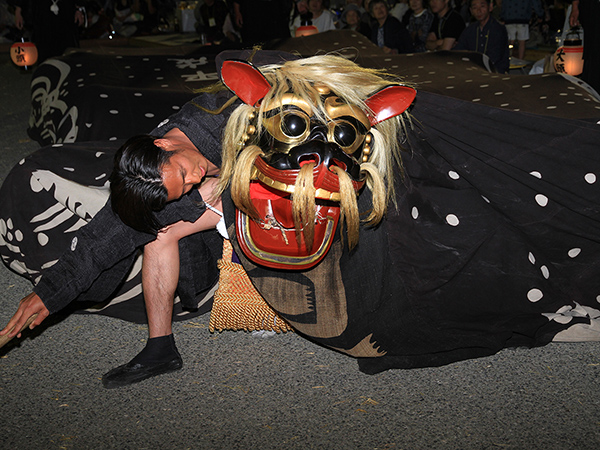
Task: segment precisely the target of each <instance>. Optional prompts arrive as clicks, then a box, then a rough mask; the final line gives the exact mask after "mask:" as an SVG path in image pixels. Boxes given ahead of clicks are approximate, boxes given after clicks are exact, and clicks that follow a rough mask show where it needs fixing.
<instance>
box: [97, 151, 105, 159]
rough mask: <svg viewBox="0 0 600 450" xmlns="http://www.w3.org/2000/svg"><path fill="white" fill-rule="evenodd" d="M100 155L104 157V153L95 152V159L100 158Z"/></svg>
mask: <svg viewBox="0 0 600 450" xmlns="http://www.w3.org/2000/svg"><path fill="white" fill-rule="evenodd" d="M102 155H104V152H96V158H100V157H101V156H102Z"/></svg>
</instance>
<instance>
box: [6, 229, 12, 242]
mask: <svg viewBox="0 0 600 450" xmlns="http://www.w3.org/2000/svg"><path fill="white" fill-rule="evenodd" d="M12 238H13V234H12V233H11V232H10V231H9V232H8V233H6V240H7V241H12Z"/></svg>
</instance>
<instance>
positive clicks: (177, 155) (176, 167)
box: [154, 139, 219, 201]
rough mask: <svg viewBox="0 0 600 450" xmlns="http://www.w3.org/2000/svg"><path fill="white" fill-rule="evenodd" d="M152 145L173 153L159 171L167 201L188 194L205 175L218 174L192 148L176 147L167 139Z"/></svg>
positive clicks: (215, 169)
mask: <svg viewBox="0 0 600 450" xmlns="http://www.w3.org/2000/svg"><path fill="white" fill-rule="evenodd" d="M154 144H155V145H157V146H158V147H160V148H162V149H163V150H166V151H168V152H173V155H172V156H171V157H170V158H169V161H168V162H167V163H166V164H165V165H163V167H162V170H161V172H162V179H163V185H164V186H165V188H167V194H168V196H167V199H168V201H171V200H176V199H178V198H180V197H181V196H183V195H185V194H187V193H188V192H190V191H191V190H192V189H193V188H194V186H196V185H198V184H200V182H201V181H202V180H203V179H204V177H205V176H206V175H216V174H218V173H219V168H218V167H217V166H215V165H214V164H213V163H211V162H210V161H209V160H208V159H206V158H205V157H204V155H202V153H200V152H199V151H198V150H197V149H196V148H195V147H194V146H189V145H176V144H180V143H174V142H172V141H170V140H169V139H157V140H156V141H154Z"/></svg>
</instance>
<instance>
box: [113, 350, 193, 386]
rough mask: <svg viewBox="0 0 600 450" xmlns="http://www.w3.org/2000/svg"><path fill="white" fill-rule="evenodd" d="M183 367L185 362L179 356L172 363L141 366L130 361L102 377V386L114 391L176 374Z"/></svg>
mask: <svg viewBox="0 0 600 450" xmlns="http://www.w3.org/2000/svg"><path fill="white" fill-rule="evenodd" d="M182 367H183V360H182V359H181V356H179V355H176V357H174V358H173V359H172V360H171V361H168V362H163V363H157V364H140V363H136V362H133V361H130V362H128V363H127V364H123V365H122V366H119V367H115V368H114V369H112V370H110V371H108V372H107V373H105V374H104V375H103V376H102V384H103V385H104V387H105V388H106V389H114V388H118V387H123V386H128V385H130V384H133V383H139V382H140V381H143V380H146V379H148V378H151V377H155V376H157V375H162V374H163V373H169V372H174V371H176V370H179V369H181V368H182Z"/></svg>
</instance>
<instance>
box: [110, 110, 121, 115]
mask: <svg viewBox="0 0 600 450" xmlns="http://www.w3.org/2000/svg"><path fill="white" fill-rule="evenodd" d="M109 113H111V114H119V111H117V110H116V109H111V110H110V111H109Z"/></svg>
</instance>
